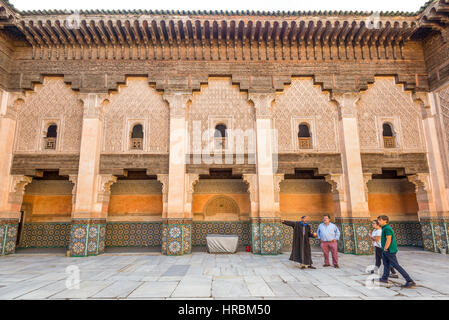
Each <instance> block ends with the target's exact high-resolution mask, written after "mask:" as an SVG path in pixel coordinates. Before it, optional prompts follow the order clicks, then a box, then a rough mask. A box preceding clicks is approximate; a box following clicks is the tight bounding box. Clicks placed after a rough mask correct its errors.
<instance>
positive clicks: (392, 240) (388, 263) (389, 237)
mask: <svg viewBox="0 0 449 320" xmlns="http://www.w3.org/2000/svg"><path fill="white" fill-rule="evenodd" d="M377 221H379V224H380V226H381V227H382V236H381V245H382V249H383V252H382V261H383V263H384V274H383V276H382V278H380V279H379V281H380V282H383V283H388V275H389V274H390V270H391V268H395V269H396V270H397V271H398V272H399V273H400V274H401V275H402V276H403V277H404V278H405V281H407V282H406V283H405V284H404V285H402V287H403V288H411V287H414V286H416V283H415V282H414V281H413V280H412V278H410V276H409V275H408V273H407V272H406V271H405V270H404V269H403V268H402V267H401V266H400V265H399V262H398V259H397V258H396V253H397V252H398V244H397V242H396V237H395V235H394V231H393V229H392V228H391V227H390V225H389V224H388V222H389V221H390V219H389V218H388V216H379V217H377Z"/></svg>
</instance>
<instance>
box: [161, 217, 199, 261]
mask: <svg viewBox="0 0 449 320" xmlns="http://www.w3.org/2000/svg"><path fill="white" fill-rule="evenodd" d="M191 252H192V221H191V220H185V219H170V220H169V221H168V222H165V223H164V224H163V225H162V253H163V254H165V255H168V256H179V255H183V254H190V253H191Z"/></svg>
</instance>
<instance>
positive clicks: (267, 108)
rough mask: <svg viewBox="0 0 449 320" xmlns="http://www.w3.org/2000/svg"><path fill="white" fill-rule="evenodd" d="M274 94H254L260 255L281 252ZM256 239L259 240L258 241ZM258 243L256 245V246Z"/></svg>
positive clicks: (254, 221) (256, 220)
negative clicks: (275, 160) (277, 203)
mask: <svg viewBox="0 0 449 320" xmlns="http://www.w3.org/2000/svg"><path fill="white" fill-rule="evenodd" d="M274 99H275V94H274V93H251V94H250V95H249V100H250V101H252V102H253V103H254V107H255V113H256V168H257V190H258V192H259V196H258V200H259V206H258V207H259V212H258V217H257V218H253V219H252V221H251V223H252V228H251V229H252V231H253V233H254V234H255V235H257V236H255V235H253V252H254V253H259V252H256V251H255V250H258V248H260V254H263V255H276V254H278V253H280V252H281V249H282V243H281V238H282V228H281V217H280V214H279V212H278V210H277V207H276V203H275V186H274V184H275V181H274V173H275V171H276V168H275V167H274V161H273V156H276V153H275V150H276V145H275V143H276V141H275V140H274V138H275V136H274V134H273V133H274V130H273V128H272V110H271V104H272V102H273V101H274ZM256 239H257V240H256ZM257 241H258V242H259V243H255V242H257Z"/></svg>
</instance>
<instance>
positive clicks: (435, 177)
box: [409, 92, 449, 252]
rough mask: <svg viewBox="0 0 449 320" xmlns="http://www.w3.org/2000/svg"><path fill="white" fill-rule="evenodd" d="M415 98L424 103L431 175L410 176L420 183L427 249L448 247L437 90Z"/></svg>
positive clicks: (447, 204) (447, 196)
mask: <svg viewBox="0 0 449 320" xmlns="http://www.w3.org/2000/svg"><path fill="white" fill-rule="evenodd" d="M414 99H415V101H417V102H419V103H420V104H421V107H422V121H423V128H424V137H425V141H426V149H427V161H428V164H429V175H427V174H422V173H420V174H418V175H415V176H412V177H410V178H409V180H410V181H411V182H413V183H414V184H415V186H416V197H417V199H418V207H419V213H418V217H419V221H420V224H421V230H422V234H423V245H424V249H425V250H429V251H433V252H439V251H440V250H439V248H447V247H448V244H449V237H448V231H449V227H448V222H449V194H448V186H447V183H446V181H445V168H444V166H445V163H444V156H443V150H442V149H441V146H443V145H444V144H443V143H441V141H440V139H442V135H441V134H439V132H438V128H439V125H438V116H437V105H436V104H437V101H436V97H435V95H434V94H433V93H427V92H417V93H415V94H414Z"/></svg>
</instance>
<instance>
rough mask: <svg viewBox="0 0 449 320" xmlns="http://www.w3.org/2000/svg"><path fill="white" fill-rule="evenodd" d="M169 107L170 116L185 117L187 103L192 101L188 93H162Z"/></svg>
mask: <svg viewBox="0 0 449 320" xmlns="http://www.w3.org/2000/svg"><path fill="white" fill-rule="evenodd" d="M163 98H164V100H165V101H167V102H168V105H169V108H170V118H185V116H186V108H187V104H188V103H189V102H190V101H192V95H191V94H190V93H166V94H164V95H163Z"/></svg>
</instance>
